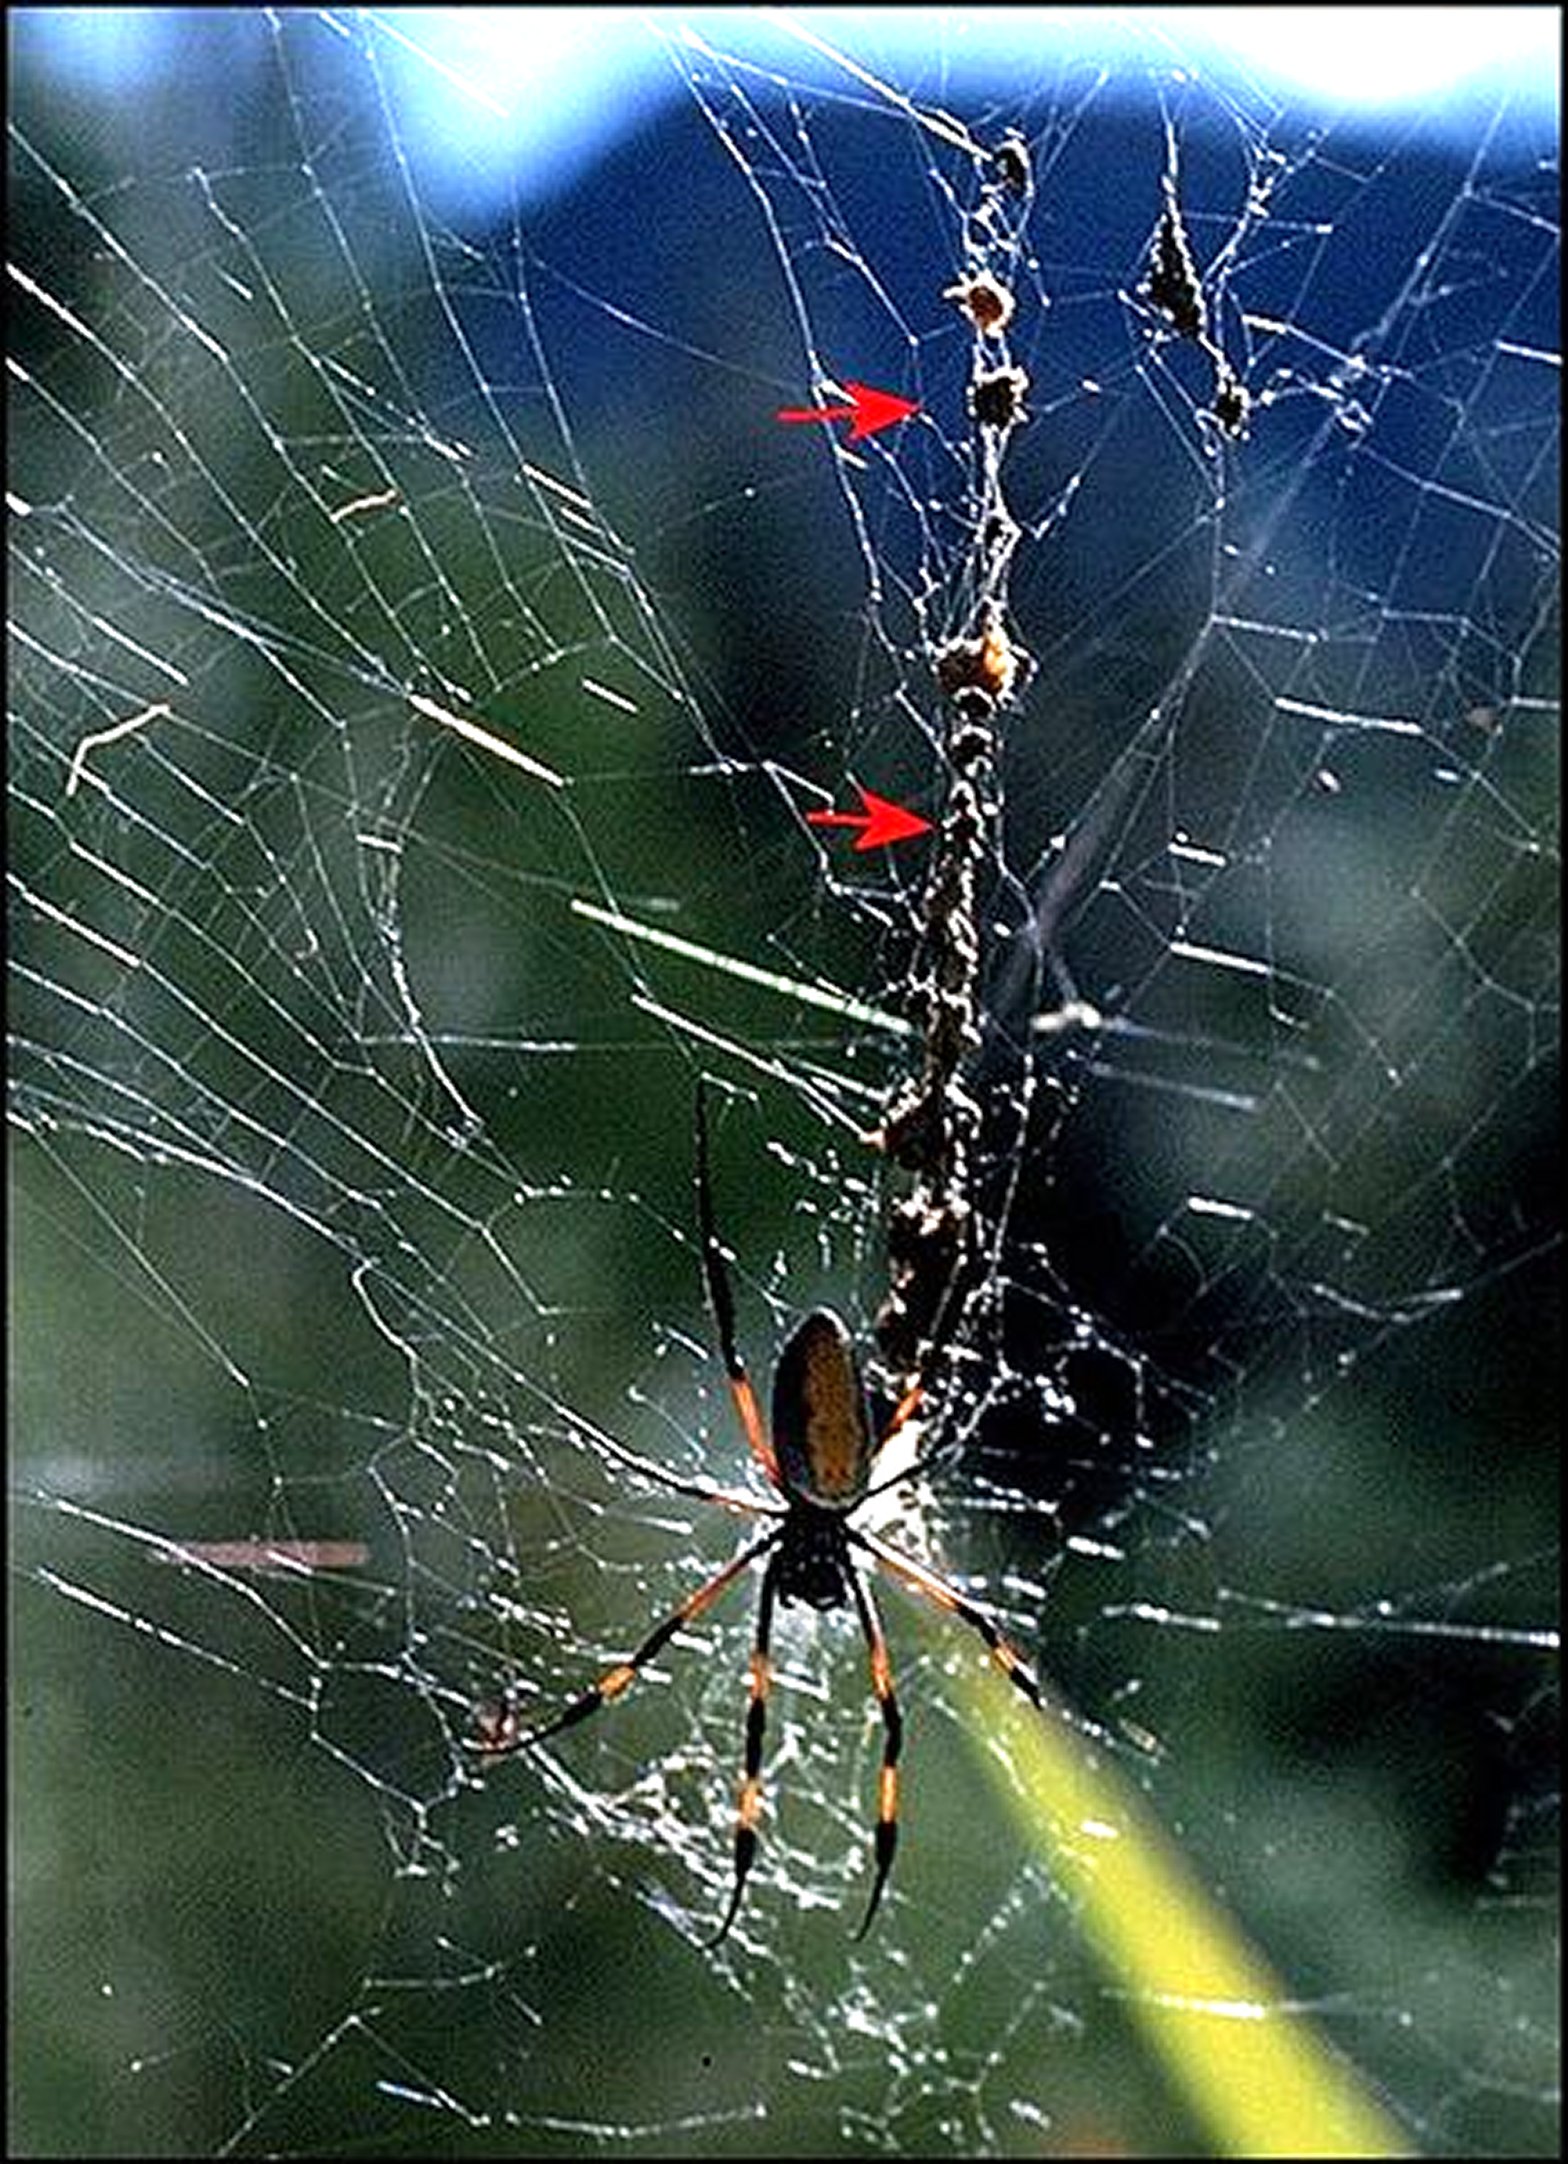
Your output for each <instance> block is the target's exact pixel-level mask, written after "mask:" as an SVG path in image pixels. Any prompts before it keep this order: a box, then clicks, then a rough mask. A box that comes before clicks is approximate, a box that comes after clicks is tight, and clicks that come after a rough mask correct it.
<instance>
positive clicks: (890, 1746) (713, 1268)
mask: <svg viewBox="0 0 1568 2164" xmlns="http://www.w3.org/2000/svg"><path fill="white" fill-rule="evenodd" d="M696 1186H697V1221H698V1230H699V1233H700V1236H701V1246H702V1270H703V1278H704V1282H705V1285H706V1289H707V1296H708V1303H709V1306H710V1307H711V1308H712V1311H713V1320H714V1324H715V1327H716V1329H717V1332H718V1339H719V1350H720V1352H721V1354H722V1356H723V1360H724V1367H725V1372H726V1374H727V1376H728V1379H729V1387H730V1394H731V1396H732V1397H733V1399H734V1402H735V1410H736V1412H737V1414H738V1415H739V1418H740V1424H741V1427H742V1429H743V1430H744V1432H745V1436H746V1441H747V1444H748V1445H749V1447H750V1450H751V1453H752V1456H753V1457H754V1458H755V1459H756V1461H757V1463H758V1464H759V1465H760V1466H761V1468H762V1471H763V1473H764V1475H765V1476H766V1478H767V1481H768V1483H769V1486H770V1487H771V1488H772V1489H773V1490H774V1492H775V1494H776V1496H777V1497H778V1498H779V1500H778V1501H777V1502H760V1501H758V1500H756V1499H755V1498H752V1497H748V1496H740V1495H735V1494H731V1493H727V1492H726V1493H722V1494H721V1493H719V1492H717V1491H710V1490H702V1491H699V1492H702V1493H703V1494H704V1496H705V1498H706V1499H707V1500H709V1501H711V1502H714V1503H718V1504H721V1505H722V1506H723V1507H724V1508H726V1509H730V1510H741V1511H744V1512H745V1513H746V1514H748V1515H750V1516H752V1517H761V1518H768V1519H771V1520H772V1523H771V1525H770V1526H769V1529H768V1531H767V1532H765V1533H764V1534H763V1535H762V1537H761V1538H760V1539H759V1540H753V1541H751V1542H750V1543H748V1545H747V1546H745V1547H744V1548H742V1549H741V1551H740V1553H739V1554H738V1555H737V1556H735V1557H734V1558H733V1559H732V1560H731V1561H730V1562H728V1563H726V1564H725V1565H724V1567H723V1569H722V1570H719V1571H716V1572H715V1573H714V1575H713V1576H712V1577H711V1578H708V1579H706V1580H705V1581H704V1582H703V1583H702V1584H701V1585H699V1586H698V1587H697V1588H696V1589H695V1591H693V1592H691V1593H688V1594H687V1596H686V1598H685V1599H684V1600H683V1601H682V1602H681V1604H680V1606H679V1607H678V1608H676V1609H675V1610H674V1611H673V1612H672V1613H671V1614H669V1615H667V1616H665V1617H664V1619H663V1621H662V1622H660V1623H658V1624H656V1625H655V1626H654V1628H653V1629H652V1630H651V1631H650V1632H649V1633H648V1635H647V1637H646V1638H644V1639H643V1641H642V1643H641V1645H639V1646H638V1647H637V1649H636V1651H635V1652H634V1653H630V1654H628V1655H627V1657H626V1659H625V1660H623V1661H618V1662H616V1664H615V1665H614V1667H612V1668H609V1669H607V1670H606V1671H605V1673H604V1674H603V1675H602V1676H601V1677H600V1678H599V1680H598V1682H597V1683H595V1684H592V1685H591V1686H590V1687H589V1689H587V1690H586V1691H584V1692H583V1693H582V1695H581V1696H580V1697H578V1698H574V1699H572V1700H571V1702H570V1703H569V1704H568V1705H566V1706H565V1707H564V1708H563V1709H562V1710H561V1711H560V1712H559V1713H557V1714H556V1715H555V1716H554V1717H553V1718H552V1719H550V1720H547V1721H545V1722H544V1723H543V1724H542V1725H541V1726H539V1727H536V1728H532V1729H529V1730H527V1731H526V1732H524V1731H522V1730H521V1729H520V1728H519V1726H518V1724H517V1721H516V1717H515V1715H514V1713H513V1712H512V1709H511V1708H510V1706H509V1705H507V1704H505V1703H502V1704H500V1705H497V1706H491V1707H489V1708H487V1709H486V1710H485V1711H484V1712H483V1713H482V1714H481V1716H480V1718H479V1722H478V1733H477V1735H476V1736H475V1737H474V1738H473V1739H472V1745H471V1747H472V1748H473V1749H475V1750H477V1751H479V1752H480V1753H481V1754H483V1755H484V1756H486V1757H489V1758H496V1757H503V1756H505V1755H507V1754H509V1753H511V1752H514V1751H522V1750H528V1749H531V1748H532V1747H533V1746H534V1745H535V1744H538V1743H543V1742H545V1741H546V1740H547V1738H549V1737H551V1736H558V1735H560V1734H561V1733H562V1732H563V1730H565V1729H568V1728H575V1727H576V1726H577V1724H578V1722H579V1721H585V1720H587V1719H588V1717H589V1715H590V1714H594V1713H597V1712H598V1711H599V1709H600V1707H601V1706H606V1705H608V1704H609V1703H610V1701H611V1700H612V1699H615V1698H619V1697H620V1696H621V1694H622V1692H623V1691H625V1690H626V1689H627V1688H628V1687H629V1686H630V1685H631V1684H632V1683H633V1682H634V1681H635V1680H636V1678H637V1677H638V1675H640V1673H641V1672H642V1670H643V1669H644V1668H645V1667H646V1665H647V1664H648V1662H649V1661H651V1660H652V1659H653V1657H654V1655H655V1654H656V1653H658V1652H659V1651H660V1650H661V1649H662V1648H663V1647H664V1646H666V1645H668V1643H669V1642H670V1640H671V1639H672V1638H673V1637H674V1636H675V1635H676V1633H677V1632H678V1631H680V1630H681V1629H682V1627H683V1626H684V1625H686V1624H688V1623H692V1622H695V1621H696V1619H697V1618H698V1617H699V1616H700V1615H703V1614H705V1613H706V1611H707V1610H708V1609H709V1608H711V1607H712V1606H713V1604H714V1603H715V1601H717V1600H718V1599H719V1597H720V1595H721V1594H723V1593H725V1592H727V1591H728V1589H729V1588H730V1587H731V1586H732V1585H734V1584H735V1582H736V1580H737V1579H738V1578H740V1577H741V1576H742V1574H743V1573H744V1572H745V1571H747V1570H748V1569H749V1568H750V1567H751V1565H752V1564H753V1563H757V1562H762V1561H763V1558H764V1557H765V1558H766V1562H765V1564H764V1568H763V1572H762V1589H761V1592H760V1594H759V1595H758V1600H757V1621H756V1631H755V1635H754V1637H753V1641H752V1653H751V1680H750V1695H749V1698H748V1703H747V1710H746V1729H745V1745H744V1758H743V1771H742V1774H741V1783H740V1798H739V1805H738V1809H737V1813H736V1822H735V1853H734V1879H733V1883H732V1886H731V1890H730V1897H729V1904H728V1906H727V1908H726V1909H725V1912H724V1917H723V1920H722V1922H721V1923H720V1925H719V1928H718V1930H717V1932H716V1933H715V1934H714V1935H713V1937H712V1938H711V1939H709V1940H708V1942H707V1943H708V1945H709V1946H710V1947H715V1946H717V1945H719V1943H720V1942H721V1941H722V1940H723V1939H724V1938H725V1937H727V1935H728V1933H729V1930H730V1927H731V1925H732V1924H733V1923H734V1921H735V1919H736V1917H737V1916H738V1915H739V1913H740V1906H741V1899H742V1896H743V1894H744V1892H745V1889H746V1880H747V1878H748V1876H749V1875H750V1872H751V1868H752V1865H753V1863H754V1862H755V1861H756V1856H757V1848H758V1838H759V1837H758V1832H757V1822H758V1819H759V1817H760V1815H761V1808H762V1745H763V1737H764V1733H765V1730H766V1726H767V1711H768V1693H769V1690H770V1688H771V1685H772V1678H773V1668H772V1657H771V1652H770V1647H771V1643H772V1636H773V1615H774V1610H775V1608H776V1607H778V1606H780V1605H783V1606H786V1607H787V1606H788V1605H789V1604H790V1603H791V1602H792V1601H798V1602H803V1603H804V1604H805V1605H806V1606H807V1607H811V1608H817V1609H823V1610H827V1609H833V1608H853V1610H854V1612H855V1615H856V1617H857V1619H858V1621H859V1624H860V1629H861V1634H862V1636H863V1637H864V1638H865V1641H866V1647H867V1651H868V1652H869V1654H870V1659H871V1689H872V1694H873V1696H874V1697H875V1699H876V1703H877V1707H878V1710H879V1712H880V1714H881V1717H882V1734H883V1742H882V1766H881V1773H880V1776H879V1779H878V1783H877V1818H876V1829H875V1833H874V1835H873V1845H872V1865H873V1876H872V1882H871V1894H870V1898H869V1899H868V1901H867V1903H866V1911H865V1915H864V1917H863V1918H862V1921H861V1924H860V1928H859V1930H858V1931H857V1932H856V1934H855V1936H856V1938H857V1939H862V1938H864V1937H865V1935H866V1933H867V1932H868V1931H869V1930H870V1928H871V1923H872V1919H873V1918H874V1917H875V1915H876V1913H877V1908H878V1905H879V1903H880V1902H881V1899H882V1889H883V1888H884V1886H885V1885H886V1884H887V1879H888V1873H889V1872H890V1871H891V1870H892V1868H893V1853H894V1850H895V1848H896V1846H897V1843H898V1761H899V1753H900V1750H901V1748H902V1744H903V1736H904V1723H903V1716H902V1714H901V1713H900V1711H899V1705H898V1698H897V1695H896V1692H895V1690H894V1686H893V1667H892V1660H891V1658H890V1656H889V1653H888V1645H887V1639H886V1636H885V1635H884V1633H883V1629H882V1622H881V1618H880V1616H879V1615H878V1613H877V1607H876V1601H875V1599H874V1597H873V1594H872V1590H871V1585H870V1582H869V1578H868V1574H867V1570H866V1568H865V1565H866V1563H871V1564H878V1565H880V1566H881V1567H882V1569H884V1570H885V1571H887V1572H888V1573H889V1574H890V1575H891V1576H892V1577H894V1578H895V1579H898V1580H899V1581H901V1582H902V1583H903V1584H904V1585H906V1586H907V1587H909V1588H910V1589H911V1590H912V1591H913V1592H915V1593H918V1594H919V1595H920V1596H921V1597H922V1598H923V1599H925V1600H928V1601H930V1602H932V1603H933V1604H934V1605H935V1606H936V1607H938V1608H942V1609H944V1610H946V1612H947V1613H948V1614H950V1615H955V1616H957V1617H958V1618H959V1620H960V1621H961V1622H964V1623H967V1624H968V1625H969V1627H970V1628H971V1629H972V1630H974V1631H975V1632H977V1633H978V1634H979V1636H980V1637H981V1638H982V1639H983V1640H984V1642H985V1645H986V1647H987V1649H988V1650H989V1652H990V1655H991V1658H992V1660H993V1661H994V1662H995V1663H996V1665H997V1667H998V1668H1000V1669H1001V1671H1002V1673H1003V1674H1004V1675H1005V1676H1007V1677H1008V1679H1009V1680H1010V1681H1011V1682H1012V1683H1014V1684H1015V1685H1016V1686H1017V1688H1018V1689H1019V1690H1020V1691H1022V1693H1023V1694H1024V1696H1025V1697H1026V1698H1027V1699H1029V1700H1030V1702H1031V1703H1032V1704H1034V1705H1036V1706H1039V1705H1040V1704H1041V1694H1040V1686H1039V1684H1038V1683H1037V1681H1036V1680H1035V1677H1034V1676H1033V1674H1032V1673H1031V1672H1030V1670H1029V1668H1028V1667H1027V1665H1026V1664H1025V1662H1024V1660H1023V1658H1022V1656H1021V1655H1020V1654H1019V1653H1018V1652H1017V1651H1016V1650H1015V1648H1014V1647H1013V1646H1011V1645H1010V1644H1009V1643H1008V1641H1007V1639H1006V1638H1005V1637H1003V1635H1002V1633H1001V1631H999V1630H998V1629H997V1627H996V1625H995V1624H994V1623H993V1622H992V1621H991V1619H990V1617H989V1616H988V1615H987V1614H986V1613H985V1612H984V1610H983V1609H981V1608H979V1607H977V1606H976V1604H975V1603H974V1602H973V1601H971V1600H969V1599H968V1598H966V1596H965V1595H964V1594H962V1593H960V1592H959V1591H958V1590H957V1588H956V1587H955V1586H952V1585H949V1584H948V1582H947V1581H946V1579H945V1578H942V1577H939V1576H938V1575H937V1573H936V1572H935V1571H932V1570H928V1569H927V1568H926V1567H925V1565H924V1564H922V1563H918V1562H916V1561H915V1560H914V1558H913V1557H911V1556H907V1555H902V1554H900V1553H899V1551H898V1550H897V1549H895V1548H891V1547H889V1546H887V1545H886V1544H885V1543H884V1542H883V1541H881V1540H879V1539H878V1538H877V1536H876V1535H875V1534H873V1533H870V1532H868V1531H867V1530H866V1529H865V1528H864V1527H862V1526H859V1525H857V1524H856V1523H855V1517H856V1513H857V1512H858V1511H859V1509H860V1507H861V1506H862V1504H864V1503H866V1502H868V1501H869V1500H870V1499H871V1498H872V1497H873V1496H875V1495H879V1494H882V1493H885V1492H886V1490H887V1489H888V1488H890V1487H892V1486H893V1485H894V1484H895V1483H896V1482H897V1481H899V1480H902V1479H905V1478H907V1477H908V1475H909V1474H910V1473H911V1472H913V1471H915V1470H917V1469H918V1468H917V1466H905V1467H904V1468H903V1469H902V1470H900V1471H899V1472H897V1473H894V1474H893V1475H891V1476H890V1477H889V1478H888V1479H886V1480H884V1481H882V1482H880V1483H877V1482H876V1481H874V1479H873V1477H872V1476H873V1473H874V1471H875V1468H876V1463H877V1458H878V1455H879V1453H880V1452H881V1451H882V1449H883V1448H884V1447H885V1445H886V1444H887V1443H888V1442H889V1441H890V1440H891V1438H892V1437H893V1436H894V1435H896V1434H897V1432H898V1431H899V1429H900V1428H902V1427H903V1426H904V1424H905V1423H906V1422H907V1421H908V1420H909V1418H910V1417H911V1415H912V1414H913V1413H914V1412H915V1411H916V1410H917V1408H918V1407H919V1405H920V1402H921V1395H922V1392H921V1386H920V1384H919V1383H918V1382H917V1383H916V1384H915V1385H914V1387H913V1388H911V1389H910V1390H909V1391H908V1392H907V1393H906V1394H905V1396H904V1398H903V1399H902V1401H901V1402H900V1403H899V1405H898V1406H897V1407H896V1409H895V1410H894V1412H893V1415H892V1417H891V1419H890V1420H889V1421H888V1423H887V1425H886V1427H885V1428H883V1430H882V1432H881V1433H880V1434H875V1433H874V1432H873V1430H872V1426H871V1422H870V1417H869V1414H868V1411H867V1403H866V1392H865V1385H864V1383H863V1381H862V1377H861V1370H860V1363H859V1360H858V1359H857V1357H856V1354H855V1349H854V1344H853V1341H852V1339H851V1337H850V1333H849V1330H848V1328H847V1327H846V1326H845V1324H844V1322H843V1319H842V1318H841V1317H840V1316H839V1315H838V1314H837V1313H835V1311H834V1310H833V1309H832V1308H830V1307H818V1308H813V1309H812V1311H811V1313H810V1314H808V1315H807V1316H806V1317H805V1318H804V1320H802V1321H801V1322H799V1323H797V1324H796V1326H795V1328H794V1330H793V1331H792V1332H791V1334H790V1335H789V1337H788V1338H787V1339H786V1340H785V1344H784V1349H783V1351H782V1352H781V1353H780V1354H779V1357H778V1363H777V1365H776V1367H775V1368H774V1371H773V1406H772V1419H771V1421H764V1419H763V1417H762V1409H761V1406H760V1405H759V1403H758V1400H757V1394H756V1392H755V1390H754V1389H753V1387H752V1383H751V1379H750V1377H749V1376H748V1374H747V1372H746V1366H745V1363H744V1361H743V1360H742V1359H741V1356H740V1353H739V1351H738V1349H737V1347H736V1341H735V1300H734V1294H733V1291H732V1289H731V1285H730V1277H729V1270H728V1266H727V1264H726V1262H725V1259H724V1251H723V1249H722V1248H721V1247H720V1245H719V1236H718V1230H717V1226H716V1222H715V1217H714V1209H713V1192H712V1184H711V1180H710V1175H709V1168H708V1120H707V1107H706V1098H705V1094H704V1090H703V1086H702V1085H701V1083H699V1085H698V1090H697V1112H696ZM649 1470H652V1469H651V1468H649ZM683 1485H684V1484H683Z"/></svg>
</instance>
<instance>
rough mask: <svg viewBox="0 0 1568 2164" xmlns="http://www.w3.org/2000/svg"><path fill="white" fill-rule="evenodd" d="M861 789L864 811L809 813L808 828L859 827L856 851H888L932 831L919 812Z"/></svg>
mask: <svg viewBox="0 0 1568 2164" xmlns="http://www.w3.org/2000/svg"><path fill="white" fill-rule="evenodd" d="M855 786H856V788H857V789H860V801H861V803H862V804H863V805H864V806H865V810H864V811H858V812H841V811H814V812H807V814H806V820H807V823H808V825H810V826H814V827H859V828H860V829H861V830H862V831H861V832H860V833H859V834H857V835H856V836H855V847H856V849H857V850H862V849H885V848H886V847H887V846H888V844H889V843H890V842H902V841H907V840H908V839H909V837H910V835H912V834H925V833H927V832H928V831H929V830H930V826H931V822H930V820H929V819H922V818H921V816H920V814H919V813H918V812H912V811H905V809H904V807H903V805H902V804H890V803H889V802H888V800H887V798H886V797H885V796H877V795H876V794H875V793H874V792H873V791H872V790H870V789H861V788H860V784H859V783H858V782H857V783H856V785H855Z"/></svg>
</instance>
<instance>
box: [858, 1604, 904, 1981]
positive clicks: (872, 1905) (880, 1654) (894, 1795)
mask: <svg viewBox="0 0 1568 2164" xmlns="http://www.w3.org/2000/svg"><path fill="white" fill-rule="evenodd" d="M849 1584H850V1590H851V1591H852V1592H853V1594H854V1596H855V1607H856V1609H857V1611H858V1612H859V1616H860V1628H861V1629H862V1631H864V1633H865V1637H866V1646H867V1650H868V1651H869V1652H870V1655H871V1688H872V1690H873V1692H874V1693H875V1694H876V1701H877V1705H878V1707H879V1708H880V1709H881V1713H882V1729H883V1737H882V1771H881V1774H880V1775H879V1777H878V1780H877V1826H876V1833H875V1835H874V1837H873V1840H874V1847H873V1857H874V1862H875V1868H876V1876H875V1878H874V1879H873V1880H872V1882H871V1899H870V1900H869V1901H868V1902H867V1903H866V1913H865V1916H864V1917H863V1918H862V1920H861V1925H860V1929H859V1930H858V1931H857V1932H856V1933H855V1936H856V1938H857V1939H863V1938H864V1937H865V1935H866V1933H867V1932H868V1931H869V1930H870V1929H871V1919H872V1917H873V1916H875V1914H876V1912H877V1904H878V1902H879V1901H880V1900H881V1899H882V1889H883V1887H884V1886H885V1885H886V1884H887V1875H888V1873H889V1872H890V1871H891V1870H892V1868H893V1851H894V1850H895V1849H896V1848H897V1846H898V1754H899V1749H900V1747H901V1745H902V1743H903V1740H904V1720H903V1715H902V1714H901V1713H900V1712H899V1710H898V1699H897V1696H896V1695H895V1693H894V1690H893V1664H892V1661H891V1659H890V1657H889V1655H888V1650H887V1638H886V1635H885V1633H884V1632H883V1629H882V1619H881V1617H880V1616H879V1615H878V1614H877V1607H876V1602H875V1600H874V1599H873V1598H872V1593H871V1588H870V1586H869V1585H867V1584H866V1582H865V1580H864V1579H863V1578H862V1576H861V1574H860V1572H859V1571H858V1570H856V1568H855V1566H854V1564H853V1563H851V1564H850V1566H849Z"/></svg>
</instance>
